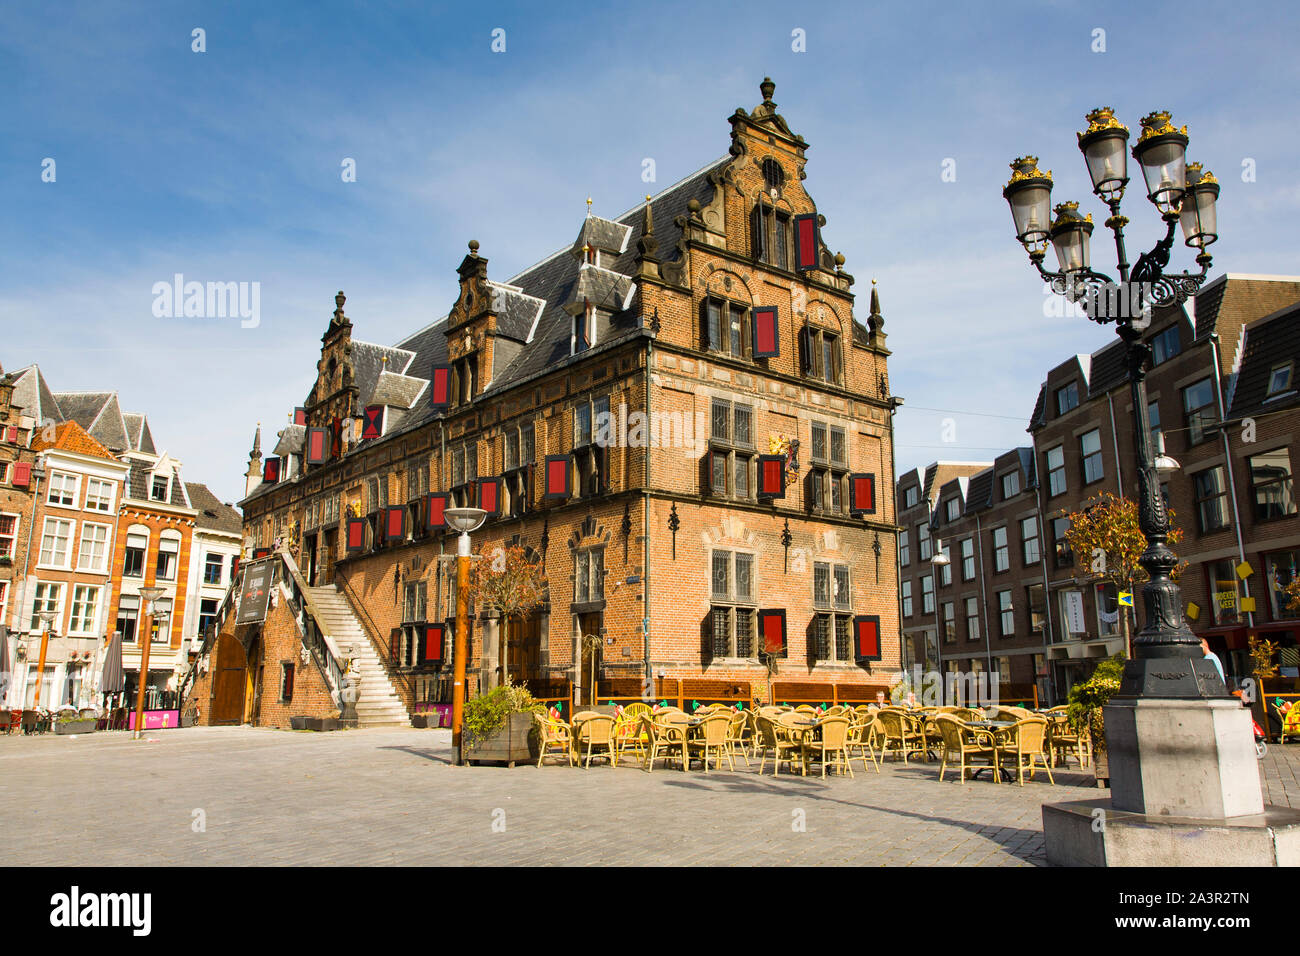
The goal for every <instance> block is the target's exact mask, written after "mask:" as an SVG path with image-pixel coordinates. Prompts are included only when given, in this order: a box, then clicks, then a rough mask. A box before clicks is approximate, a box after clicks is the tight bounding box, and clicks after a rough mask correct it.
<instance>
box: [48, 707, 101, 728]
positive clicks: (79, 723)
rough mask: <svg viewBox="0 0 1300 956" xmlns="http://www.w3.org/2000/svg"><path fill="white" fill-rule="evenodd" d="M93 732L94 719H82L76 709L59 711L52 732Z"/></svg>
mask: <svg viewBox="0 0 1300 956" xmlns="http://www.w3.org/2000/svg"><path fill="white" fill-rule="evenodd" d="M94 731H95V718H94V717H82V716H81V715H80V714H79V713H77V711H76V709H64V710H61V711H59V716H58V718H57V719H56V720H55V722H54V732H55V733H56V734H90V733H94Z"/></svg>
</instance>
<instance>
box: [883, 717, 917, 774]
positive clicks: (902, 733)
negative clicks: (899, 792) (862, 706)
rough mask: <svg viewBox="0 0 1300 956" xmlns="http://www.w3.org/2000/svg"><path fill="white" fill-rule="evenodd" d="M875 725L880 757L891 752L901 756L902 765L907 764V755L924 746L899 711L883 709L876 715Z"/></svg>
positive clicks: (910, 723) (908, 721) (909, 722)
mask: <svg viewBox="0 0 1300 956" xmlns="http://www.w3.org/2000/svg"><path fill="white" fill-rule="evenodd" d="M876 723H877V724H878V725H879V728H880V740H881V747H880V755H881V757H884V756H886V755H887V754H889V752H890V751H893V752H894V753H896V754H899V755H901V756H902V758H903V763H907V758H908V755H909V754H911V752H912V751H913V750H915V749H917V748H918V747H921V746H924V741H922V740H921V739H920V735H919V734H917V733H916V731H915V730H914V729H913V725H912V722H911V721H910V720H908V719H907V716H906V715H905V714H904V713H903V712H902V711H900V710H895V709H894V708H885V709H884V710H882V711H880V712H879V713H877V714H876Z"/></svg>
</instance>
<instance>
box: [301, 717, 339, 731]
mask: <svg viewBox="0 0 1300 956" xmlns="http://www.w3.org/2000/svg"><path fill="white" fill-rule="evenodd" d="M289 724H290V726H292V725H293V718H292V717H290V718H289ZM304 729H305V730H338V729H339V719H338V718H337V717H308V718H306V724H305V726H304Z"/></svg>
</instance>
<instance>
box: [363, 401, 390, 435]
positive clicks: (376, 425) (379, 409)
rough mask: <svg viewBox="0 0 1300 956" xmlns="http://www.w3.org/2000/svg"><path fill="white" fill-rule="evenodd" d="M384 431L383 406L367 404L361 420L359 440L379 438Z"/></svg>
mask: <svg viewBox="0 0 1300 956" xmlns="http://www.w3.org/2000/svg"><path fill="white" fill-rule="evenodd" d="M383 433H384V406H383V405H367V406H366V411H365V415H364V417H363V418H362V421H361V440H362V441H365V440H367V439H370V438H379V437H380V436H381V435H383Z"/></svg>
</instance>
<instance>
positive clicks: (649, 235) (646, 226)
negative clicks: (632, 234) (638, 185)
mask: <svg viewBox="0 0 1300 956" xmlns="http://www.w3.org/2000/svg"><path fill="white" fill-rule="evenodd" d="M636 247H637V250H638V251H639V252H640V253H641V256H642V258H645V257H652V256H654V254H655V253H656V252H658V251H659V240H658V239H656V238H655V219H654V213H653V212H652V211H651V209H650V196H649V194H647V195H646V197H645V217H644V218H643V219H642V221H641V238H640V239H638V240H637V241H636Z"/></svg>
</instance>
